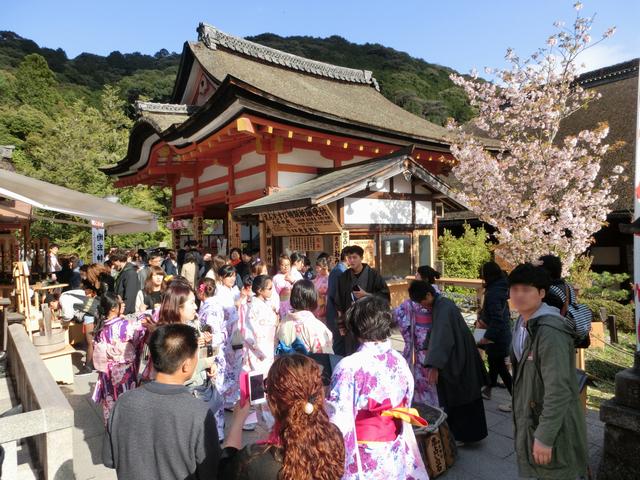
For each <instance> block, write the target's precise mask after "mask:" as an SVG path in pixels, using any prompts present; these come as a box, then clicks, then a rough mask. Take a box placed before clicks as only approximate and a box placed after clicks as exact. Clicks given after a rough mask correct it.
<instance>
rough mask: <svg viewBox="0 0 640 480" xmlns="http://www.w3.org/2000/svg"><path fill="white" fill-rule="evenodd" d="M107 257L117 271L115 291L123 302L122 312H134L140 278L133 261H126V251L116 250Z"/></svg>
mask: <svg viewBox="0 0 640 480" xmlns="http://www.w3.org/2000/svg"><path fill="white" fill-rule="evenodd" d="M109 259H110V260H111V264H112V265H113V266H114V268H115V269H116V270H117V271H118V272H119V273H118V277H117V278H116V293H117V294H118V295H119V296H120V298H121V299H122V301H123V302H124V313H125V315H126V314H128V313H135V311H136V296H137V295H138V292H139V291H140V279H139V278H138V272H137V270H136V267H135V265H134V264H133V263H131V262H129V261H128V258H127V252H125V251H124V250H120V249H118V250H116V251H115V252H113V253H112V254H111V255H110V256H109Z"/></svg>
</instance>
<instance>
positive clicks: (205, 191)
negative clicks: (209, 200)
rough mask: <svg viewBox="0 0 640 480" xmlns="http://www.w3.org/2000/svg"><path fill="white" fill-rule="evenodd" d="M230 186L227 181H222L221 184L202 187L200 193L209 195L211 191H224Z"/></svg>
mask: <svg viewBox="0 0 640 480" xmlns="http://www.w3.org/2000/svg"><path fill="white" fill-rule="evenodd" d="M228 188H229V184H228V183H227V182H224V183H221V184H220V185H214V186H212V187H205V188H201V189H200V195H209V194H211V193H216V192H224V191H226V190H227V189H228Z"/></svg>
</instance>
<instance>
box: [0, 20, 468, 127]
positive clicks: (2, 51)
mask: <svg viewBox="0 0 640 480" xmlns="http://www.w3.org/2000/svg"><path fill="white" fill-rule="evenodd" d="M247 39H248V40H251V41H254V42H257V43H260V44H263V45H266V46H269V47H272V48H276V49H279V50H283V51H286V52H289V53H293V54H296V55H300V56H303V57H308V58H311V59H314V60H319V61H323V62H328V63H333V64H336V65H341V66H345V67H351V68H359V69H366V70H371V71H372V72H373V74H374V76H375V77H376V78H377V80H378V82H379V83H380V88H381V92H382V93H383V94H384V95H385V96H386V97H387V98H389V99H390V100H391V101H393V102H394V103H396V104H397V105H399V106H401V107H403V108H405V109H407V110H409V111H411V112H412V113H415V114H416V115H420V116H422V117H425V118H427V119H428V120H431V121H433V122H435V123H438V124H443V123H444V122H445V121H446V119H447V118H448V117H454V118H456V119H457V120H458V121H462V122H464V121H466V120H468V119H469V118H471V116H472V110H471V108H470V106H469V105H468V102H467V100H466V98H465V95H464V93H463V92H462V90H461V89H459V88H458V87H456V86H454V85H453V83H452V82H451V80H450V79H449V75H450V74H451V73H454V70H452V69H450V68H448V67H444V66H440V65H436V64H431V63H428V62H426V61H424V60H421V59H418V58H414V57H411V56H410V55H409V54H407V53H404V52H399V51H397V50H395V49H393V48H389V47H385V46H383V45H380V44H369V43H367V44H364V45H360V44H355V43H352V42H349V41H348V40H346V39H344V38H342V37H340V36H336V35H334V36H331V37H328V38H318V37H309V36H293V37H281V36H279V35H276V34H273V33H263V34H261V35H257V36H253V37H247ZM31 53H37V54H39V55H42V56H43V57H44V58H45V59H46V61H47V63H48V64H49V68H50V69H51V70H52V71H53V72H55V74H56V76H57V77H58V80H59V82H60V83H61V84H62V85H65V87H66V88H67V89H71V90H72V91H74V90H77V92H76V93H77V94H78V95H82V96H84V97H87V98H89V99H91V98H93V99H94V100H95V98H97V97H96V92H99V91H100V89H102V87H103V86H104V85H107V84H114V85H117V86H118V87H119V88H120V89H121V90H122V92H123V95H124V96H125V98H126V99H127V100H128V101H129V102H132V101H134V100H138V99H144V100H150V101H159V102H164V101H167V100H168V99H169V97H170V94H171V89H172V87H173V81H174V80H175V75H176V72H177V68H178V65H179V62H180V54H179V53H176V52H169V51H167V50H166V49H162V50H160V51H158V52H156V53H155V54H154V55H146V54H142V53H140V52H133V53H121V52H119V51H114V52H111V53H110V54H109V55H107V56H101V55H95V54H92V53H81V54H80V55H78V56H77V57H75V58H73V59H70V58H68V57H67V54H66V53H65V51H64V50H62V49H61V48H58V49H52V48H47V47H40V46H39V45H38V44H37V43H36V42H34V41H33V40H29V39H27V38H23V37H21V36H20V35H18V34H16V33H14V32H9V31H0V71H3V70H4V71H6V72H11V71H12V70H14V69H16V68H17V67H18V65H19V64H20V62H21V60H22V59H23V58H24V56H25V55H28V54H31Z"/></svg>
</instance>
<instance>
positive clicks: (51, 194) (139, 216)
mask: <svg viewBox="0 0 640 480" xmlns="http://www.w3.org/2000/svg"><path fill="white" fill-rule="evenodd" d="M0 197H6V198H11V199H14V200H19V201H22V202H25V203H28V204H29V205H32V206H33V207H35V208H39V209H42V210H49V211H53V212H60V213H66V214H67V215H73V216H77V217H82V218H86V219H87V220H98V221H100V222H103V223H104V226H105V229H106V230H107V233H109V234H110V235H114V234H120V233H136V232H155V231H156V230H157V228H158V225H157V219H156V216H155V215H154V214H153V213H151V212H146V211H144V210H139V209H137V208H131V207H126V206H124V205H120V204H118V203H113V202H110V201H109V200H105V199H104V198H100V197H96V196H94V195H89V194H87V193H80V192H76V191H75V190H70V189H68V188H65V187H61V186H59V185H54V184H52V183H47V182H43V181H42V180H36V179H35V178H30V177H27V176H25V175H20V174H19V173H15V172H9V171H8V170H0Z"/></svg>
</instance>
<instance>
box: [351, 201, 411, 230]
mask: <svg viewBox="0 0 640 480" xmlns="http://www.w3.org/2000/svg"><path fill="white" fill-rule="evenodd" d="M344 223H348V224H383V225H385V224H403V225H405V224H410V223H411V201H410V200H382V199H375V198H352V197H347V198H345V199H344Z"/></svg>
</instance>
